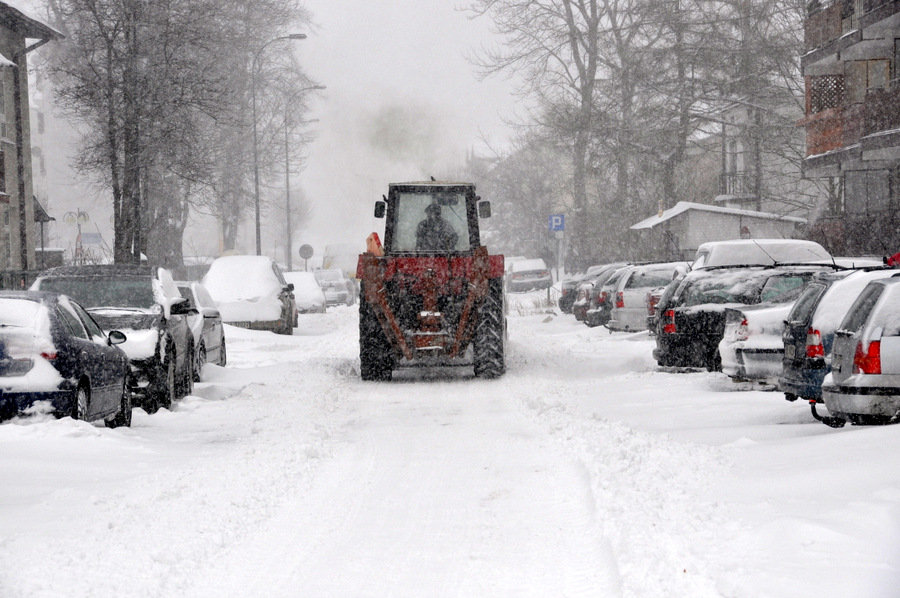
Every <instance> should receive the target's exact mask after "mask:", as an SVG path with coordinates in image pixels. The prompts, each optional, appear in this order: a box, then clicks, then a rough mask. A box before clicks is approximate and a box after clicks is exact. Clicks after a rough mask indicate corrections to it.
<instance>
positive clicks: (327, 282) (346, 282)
mask: <svg viewBox="0 0 900 598" xmlns="http://www.w3.org/2000/svg"><path fill="white" fill-rule="evenodd" d="M314 274H315V277H316V280H317V281H319V286H321V287H322V291H323V292H324V293H325V304H326V305H353V304H354V303H356V298H357V297H358V296H359V290H358V288H357V286H356V282H355V281H353V280H350V277H349V276H347V274H346V272H344V271H343V270H339V269H337V268H332V269H330V270H316V271H315V273H314Z"/></svg>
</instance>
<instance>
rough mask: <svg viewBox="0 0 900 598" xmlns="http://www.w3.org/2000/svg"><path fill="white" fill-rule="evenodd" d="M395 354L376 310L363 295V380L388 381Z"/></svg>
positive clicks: (360, 328) (360, 323)
mask: <svg viewBox="0 0 900 598" xmlns="http://www.w3.org/2000/svg"><path fill="white" fill-rule="evenodd" d="M393 368H394V355H393V349H392V348H391V344H390V343H389V342H388V339H387V337H385V335H384V330H383V329H382V328H381V324H379V323H378V318H377V317H376V316H375V310H374V309H372V306H371V305H369V302H368V301H366V300H365V298H364V297H363V296H360V298H359V373H360V376H361V377H362V379H363V380H366V381H382V382H388V381H390V380H391V377H392V370H393Z"/></svg>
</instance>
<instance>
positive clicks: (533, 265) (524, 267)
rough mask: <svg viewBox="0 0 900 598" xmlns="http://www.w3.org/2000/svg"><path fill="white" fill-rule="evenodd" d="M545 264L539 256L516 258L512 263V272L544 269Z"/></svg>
mask: <svg viewBox="0 0 900 598" xmlns="http://www.w3.org/2000/svg"><path fill="white" fill-rule="evenodd" d="M546 269H547V264H545V263H544V260H542V259H541V258H534V259H527V260H516V261H515V262H513V263H512V271H513V272H527V271H529V270H546Z"/></svg>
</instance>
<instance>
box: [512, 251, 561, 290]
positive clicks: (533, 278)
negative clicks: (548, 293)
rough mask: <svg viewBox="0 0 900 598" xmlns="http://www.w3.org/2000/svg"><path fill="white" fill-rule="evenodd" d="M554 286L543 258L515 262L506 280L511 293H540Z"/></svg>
mask: <svg viewBox="0 0 900 598" xmlns="http://www.w3.org/2000/svg"><path fill="white" fill-rule="evenodd" d="M552 286H553V277H552V276H551V275H550V270H549V268H547V264H546V263H545V262H544V260H542V259H541V258H533V259H527V260H517V261H515V262H513V263H512V266H511V267H510V269H509V274H508V275H507V280H506V288H507V290H508V291H509V292H510V293H524V292H526V291H538V290H542V289H549V288H550V287H552Z"/></svg>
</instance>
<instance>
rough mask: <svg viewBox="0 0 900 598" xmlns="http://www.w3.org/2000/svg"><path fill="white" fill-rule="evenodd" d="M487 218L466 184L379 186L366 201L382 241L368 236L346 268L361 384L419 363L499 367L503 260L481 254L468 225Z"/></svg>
mask: <svg viewBox="0 0 900 598" xmlns="http://www.w3.org/2000/svg"><path fill="white" fill-rule="evenodd" d="M490 214H491V206H490V202H488V201H482V200H481V198H480V197H479V196H477V195H476V194H475V185H474V184H472V183H457V182H439V181H434V180H432V181H426V182H413V183H392V184H390V185H388V194H387V196H384V197H383V200H382V201H378V202H376V203H375V217H376V218H386V221H385V227H384V244H383V245H382V244H381V241H380V239H379V238H378V235H377V233H372V235H370V236H369V238H368V239H367V243H366V252H365V253H363V254H361V255H360V256H359V262H358V264H357V269H356V276H357V279H358V280H359V282H360V296H359V299H360V300H359V361H360V374H361V376H362V379H363V380H382V381H386V380H391V378H392V375H393V370H396V369H400V368H407V367H419V366H427V367H445V366H472V368H473V370H474V373H475V376H477V377H479V378H496V377H498V376H500V375H502V374H503V373H504V372H505V371H506V362H505V357H504V353H505V347H506V300H505V296H504V284H503V274H504V263H503V256H502V255H489V254H488V250H487V248H486V247H485V246H484V245H482V243H481V236H480V233H479V226H478V224H479V219H480V218H487V217H489V216H490Z"/></svg>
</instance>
